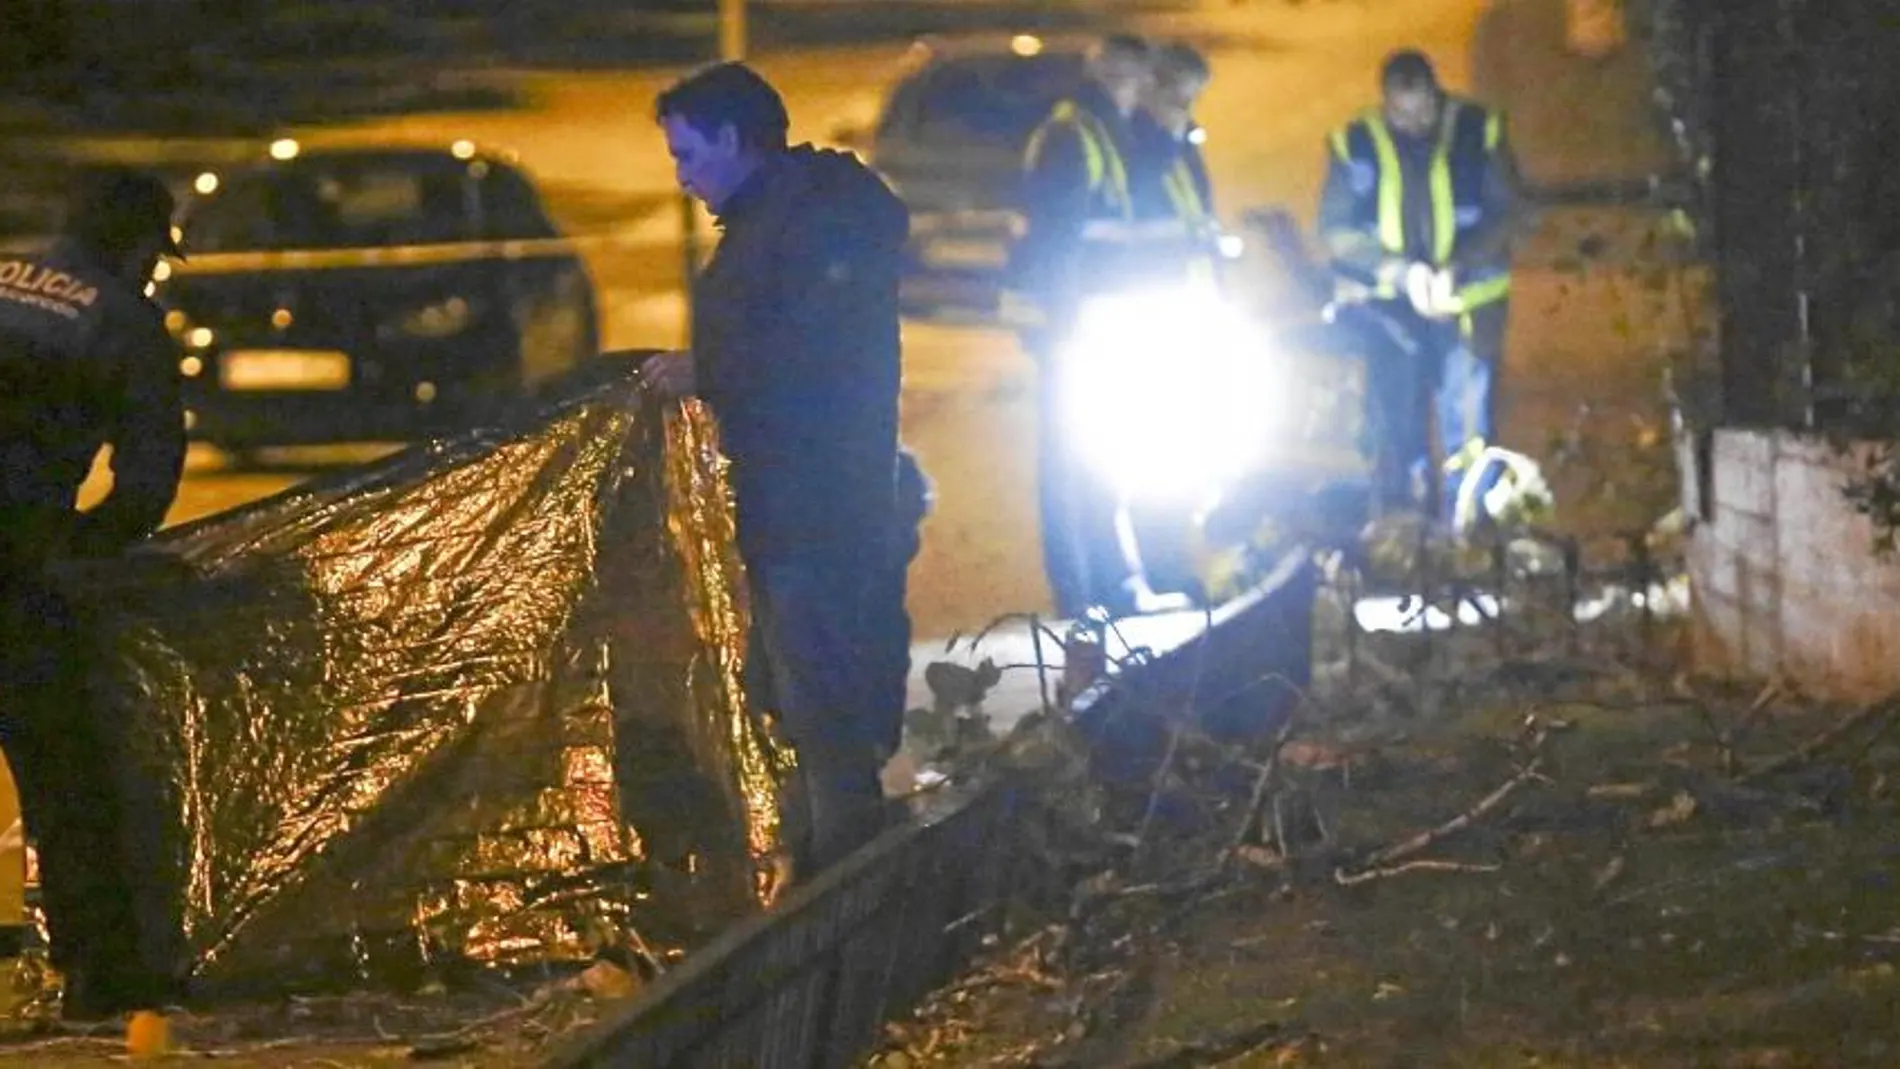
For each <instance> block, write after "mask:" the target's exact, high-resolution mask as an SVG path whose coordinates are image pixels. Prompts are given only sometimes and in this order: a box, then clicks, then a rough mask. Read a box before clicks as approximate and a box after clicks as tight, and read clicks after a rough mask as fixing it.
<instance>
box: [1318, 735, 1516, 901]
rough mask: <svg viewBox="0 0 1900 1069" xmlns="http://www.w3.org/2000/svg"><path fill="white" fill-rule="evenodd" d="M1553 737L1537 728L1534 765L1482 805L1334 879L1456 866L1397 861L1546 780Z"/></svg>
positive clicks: (1360, 880) (1342, 880) (1350, 879)
mask: <svg viewBox="0 0 1900 1069" xmlns="http://www.w3.org/2000/svg"><path fill="white" fill-rule="evenodd" d="M1549 737H1550V735H1549V729H1548V728H1543V727H1536V728H1534V729H1533V733H1532V735H1531V739H1530V752H1531V754H1532V757H1531V760H1530V763H1529V764H1527V765H1525V766H1524V767H1523V768H1521V769H1519V770H1518V773H1517V775H1515V776H1512V777H1511V778H1510V779H1508V780H1506V781H1505V782H1504V783H1503V784H1501V785H1500V786H1499V787H1498V788H1497V789H1496V790H1494V791H1492V792H1491V793H1490V794H1487V795H1485V796H1484V797H1483V798H1480V799H1478V803H1477V804H1476V805H1474V806H1472V807H1471V808H1470V809H1467V810H1465V811H1464V812H1463V813H1460V814H1458V815H1457V816H1455V817H1453V818H1451V819H1450V820H1448V821H1446V822H1444V823H1443V824H1440V825H1438V826H1437V827H1435V828H1428V829H1426V830H1425V831H1422V832H1419V833H1418V834H1417V835H1414V836H1412V837H1411V838H1409V839H1406V840H1404V841H1402V842H1398V843H1394V844H1393V845H1391V846H1388V847H1386V848H1384V849H1383V850H1379V851H1376V852H1374V853H1373V854H1372V855H1371V856H1370V857H1368V858H1366V860H1365V864H1364V866H1363V867H1362V868H1361V869H1360V870H1359V871H1358V872H1356V873H1349V872H1347V871H1346V870H1345V869H1338V870H1335V872H1334V873H1333V878H1334V880H1335V881H1336V882H1337V883H1339V884H1340V885H1341V886H1343V887H1350V886H1352V885H1353V884H1355V883H1364V882H1367V881H1369V880H1376V879H1383V878H1385V877H1387V876H1391V875H1397V874H1398V873H1400V872H1409V871H1416V870H1417V869H1419V868H1433V869H1440V870H1443V869H1444V868H1445V867H1447V866H1451V865H1454V864H1455V863H1454V862H1429V861H1428V862H1422V863H1417V864H1413V865H1401V866H1396V867H1395V866H1394V862H1399V861H1404V860H1405V859H1407V858H1410V857H1413V856H1415V855H1417V854H1421V853H1424V852H1425V851H1426V850H1429V849H1431V847H1432V846H1434V845H1436V844H1438V843H1440V842H1443V841H1444V840H1446V839H1448V838H1450V837H1452V836H1453V835H1456V834H1458V833H1459V832H1461V831H1464V830H1465V829H1467V828H1469V827H1471V826H1472V825H1474V824H1476V823H1477V822H1478V821H1480V820H1483V819H1484V818H1485V817H1486V816H1487V815H1489V814H1490V813H1491V812H1492V811H1494V810H1496V809H1497V808H1498V807H1499V806H1501V805H1503V804H1504V803H1505V801H1506V800H1507V799H1509V798H1510V797H1511V795H1512V794H1515V793H1516V792H1517V790H1518V788H1520V787H1522V786H1524V785H1525V784H1526V783H1529V782H1531V781H1532V780H1536V779H1542V778H1543V773H1542V771H1541V769H1542V767H1543V763H1544V757H1543V754H1541V753H1539V752H1538V751H1540V750H1541V749H1542V748H1543V745H1544V741H1545V740H1546V739H1548V738H1549ZM1471 869H1472V867H1471V866H1464V867H1463V868H1462V870H1463V871H1470V870H1471Z"/></svg>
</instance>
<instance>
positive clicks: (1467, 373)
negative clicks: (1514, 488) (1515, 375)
mask: <svg viewBox="0 0 1900 1069" xmlns="http://www.w3.org/2000/svg"><path fill="white" fill-rule="evenodd" d="M1507 304H1508V302H1506V301H1496V302H1494V303H1492V304H1488V305H1485V306H1484V307H1482V308H1479V309H1478V310H1477V311H1475V312H1473V313H1471V315H1470V316H1468V317H1466V318H1465V320H1463V321H1461V320H1457V319H1451V320H1427V319H1424V318H1422V317H1420V316H1419V315H1418V314H1417V313H1415V312H1413V311H1412V309H1411V307H1410V306H1409V305H1407V304H1404V303H1402V302H1382V303H1380V304H1379V305H1376V306H1374V307H1372V308H1367V309H1363V310H1360V311H1359V312H1358V316H1357V319H1358V322H1357V326H1358V328H1359V329H1360V331H1361V334H1362V336H1364V337H1365V338H1366V339H1367V345H1366V349H1367V379H1366V402H1367V406H1368V408H1369V411H1368V412H1367V413H1366V415H1367V418H1368V420H1369V421H1370V422H1371V423H1372V425H1373V426H1374V427H1375V428H1377V430H1376V432H1375V433H1376V439H1375V441H1376V445H1375V456H1374V481H1375V486H1376V489H1377V491H1378V495H1379V501H1380V503H1381V505H1382V506H1385V507H1388V508H1390V507H1393V506H1403V505H1405V504H1407V503H1416V502H1417V497H1416V495H1415V494H1414V493H1413V487H1414V486H1415V485H1421V484H1422V482H1423V480H1424V479H1425V478H1427V477H1430V476H1429V475H1428V469H1429V467H1430V463H1431V453H1430V448H1429V442H1430V435H1431V429H1432V424H1433V423H1435V424H1436V426H1437V432H1438V435H1437V437H1438V448H1439V450H1440V454H1439V455H1440V459H1441V460H1442V459H1448V458H1450V457H1451V456H1453V455H1455V454H1456V453H1457V452H1458V450H1460V449H1462V448H1464V446H1465V445H1466V443H1468V442H1470V441H1471V440H1472V439H1474V438H1478V439H1482V440H1484V441H1485V442H1493V441H1495V440H1496V433H1497V432H1496V411H1495V410H1496V399H1495V394H1496V388H1495V384H1496V377H1497V369H1498V366H1499V361H1500V359H1501V358H1502V356H1503V352H1504V327H1505V320H1506V317H1507V314H1508V308H1507ZM1441 478H1442V479H1443V480H1444V481H1443V482H1441V483H1440V487H1439V491H1440V497H1439V512H1440V513H1441V514H1446V515H1448V514H1449V510H1450V508H1451V504H1452V501H1453V499H1454V498H1455V496H1456V490H1457V479H1458V477H1457V476H1456V475H1455V474H1453V475H1450V476H1441Z"/></svg>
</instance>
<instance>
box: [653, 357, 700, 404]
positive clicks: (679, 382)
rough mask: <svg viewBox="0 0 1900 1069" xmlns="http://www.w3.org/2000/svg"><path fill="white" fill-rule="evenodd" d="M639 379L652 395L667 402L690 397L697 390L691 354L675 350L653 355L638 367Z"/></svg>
mask: <svg viewBox="0 0 1900 1069" xmlns="http://www.w3.org/2000/svg"><path fill="white" fill-rule="evenodd" d="M640 377H641V379H643V380H644V381H645V382H646V384H647V387H648V388H649V389H651V390H652V391H653V392H654V393H657V394H659V395H660V396H661V397H663V398H665V399H666V400H669V401H675V400H678V399H679V398H682V397H691V396H692V395H693V394H694V393H696V392H698V390H699V377H698V375H697V374H695V372H694V369H693V354H692V353H691V352H690V351H687V350H682V349H675V350H672V351H669V352H664V353H655V354H654V355H652V356H649V357H647V359H646V363H644V364H641V365H640Z"/></svg>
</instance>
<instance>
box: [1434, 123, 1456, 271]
mask: <svg viewBox="0 0 1900 1069" xmlns="http://www.w3.org/2000/svg"><path fill="white" fill-rule="evenodd" d="M1458 113H1459V104H1458V102H1457V101H1455V100H1447V101H1445V114H1444V115H1443V116H1441V117H1440V119H1439V126H1438V146H1437V147H1436V148H1435V149H1434V150H1433V151H1432V175H1431V184H1432V185H1431V189H1432V262H1433V263H1438V264H1444V263H1449V262H1451V254H1452V251H1453V250H1454V249H1455V248H1457V245H1458V202H1457V199H1456V197H1455V195H1454V194H1453V192H1452V188H1451V144H1452V139H1453V133H1454V131H1456V130H1457V129H1458Z"/></svg>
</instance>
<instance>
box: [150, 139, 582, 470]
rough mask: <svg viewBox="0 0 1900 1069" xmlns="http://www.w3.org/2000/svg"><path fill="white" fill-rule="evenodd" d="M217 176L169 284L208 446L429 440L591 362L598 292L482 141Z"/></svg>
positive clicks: (236, 448)
mask: <svg viewBox="0 0 1900 1069" xmlns="http://www.w3.org/2000/svg"><path fill="white" fill-rule="evenodd" d="M271 155H272V156H273V157H274V159H273V160H271V161H270V162H268V163H264V164H261V165H258V166H255V167H251V168H248V169H242V170H237V171H233V172H229V173H213V172H206V173H204V174H200V175H198V176H197V178H196V180H195V181H194V182H193V193H192V196H191V198H190V199H189V201H188V203H187V205H186V208H185V211H184V216H183V229H184V232H185V246H186V252H187V254H188V255H189V257H190V259H189V260H188V261H187V262H185V263H183V264H180V265H178V266H177V268H176V269H175V270H174V271H173V272H172V273H171V274H170V275H169V277H165V278H162V279H160V280H159V282H158V285H157V290H156V295H157V297H158V300H159V302H160V303H161V304H162V305H164V307H165V308H166V312H167V315H166V325H167V327H168V328H169V329H170V330H171V331H172V333H173V334H174V336H176V337H177V338H178V340H179V343H180V345H181V347H182V348H183V350H184V358H183V364H182V367H181V370H182V371H183V373H184V375H185V388H186V398H187V406H188V408H189V410H190V416H189V422H190V426H191V429H192V433H193V436H194V437H196V438H198V439H200V440H203V441H207V442H210V443H212V444H214V445H218V446H220V447H223V448H225V449H227V450H230V451H232V452H235V453H238V454H240V455H241V454H244V453H245V452H247V451H249V450H251V449H254V448H257V447H261V446H275V445H303V444H317V443H330V442H345V441H368V440H382V441H387V440H411V439H414V438H417V437H423V436H427V435H431V434H436V433H442V432H446V431H453V430H457V429H460V428H462V427H465V426H467V425H468V424H469V423H471V422H473V421H475V420H477V419H479V418H480V416H481V414H482V413H483V412H484V411H487V410H489V409H490V408H491V407H492V406H493V405H494V404H495V403H496V402H497V401H500V400H504V399H506V398H508V397H510V396H515V395H519V394H521V393H523V392H525V391H527V390H528V389H530V388H531V387H533V386H534V385H535V384H536V383H538V382H540V381H541V380H543V379H546V378H548V377H550V376H554V375H557V374H559V373H561V372H564V371H566V370H568V369H569V368H572V367H574V366H575V365H576V364H578V363H580V362H581V361H584V360H587V359H590V358H592V357H593V356H594V355H595V354H596V353H597V351H598V349H599V342H598V325H597V320H596V314H595V298H594V288H593V284H592V281H591V280H590V279H589V277H588V274H587V271H586V268H585V266H584V265H583V263H582V261H581V259H580V257H579V256H578V254H577V253H576V251H575V249H574V247H573V245H572V244H571V243H570V242H569V241H567V240H566V239H565V238H564V237H563V236H562V235H561V233H560V231H559V229H558V228H557V227H556V226H555V224H554V223H553V221H552V220H551V219H550V218H549V217H548V214H547V212H546V211H545V209H544V207H543V205H542V203H541V199H540V197H539V196H538V195H537V193H536V192H535V189H534V187H533V185H532V184H531V183H530V182H529V180H528V178H527V177H526V176H525V175H524V174H523V173H522V172H521V171H520V170H519V169H517V168H516V167H514V166H512V165H511V164H509V163H508V162H507V161H505V160H503V159H500V158H497V157H495V156H491V155H488V154H484V153H480V152H478V151H477V150H476V149H475V147H474V146H473V145H471V144H470V143H468V142H458V143H457V144H455V145H453V146H450V147H448V148H444V149H442V150H440V151H435V150H428V149H399V150H390V149H376V150H327V151H303V150H300V149H299V147H298V146H297V145H296V144H295V143H294V142H291V141H279V142H276V143H275V144H273V145H272V146H271Z"/></svg>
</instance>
